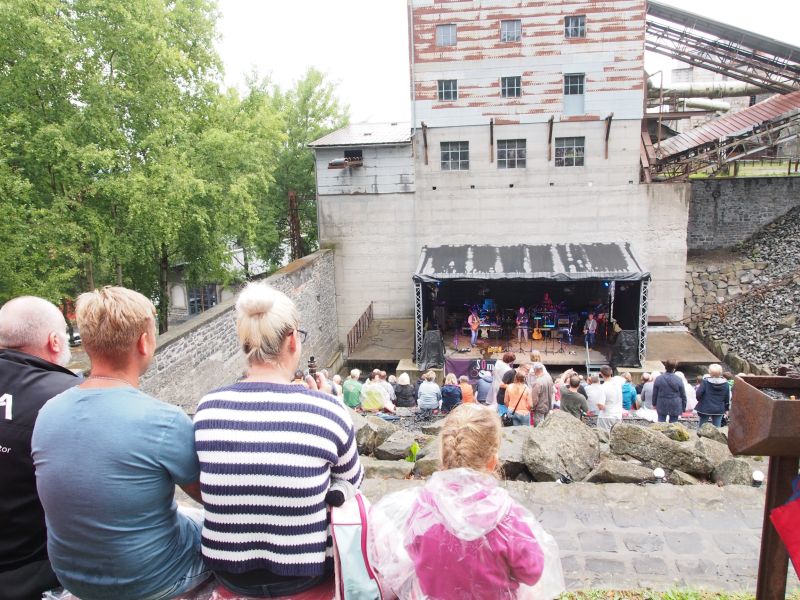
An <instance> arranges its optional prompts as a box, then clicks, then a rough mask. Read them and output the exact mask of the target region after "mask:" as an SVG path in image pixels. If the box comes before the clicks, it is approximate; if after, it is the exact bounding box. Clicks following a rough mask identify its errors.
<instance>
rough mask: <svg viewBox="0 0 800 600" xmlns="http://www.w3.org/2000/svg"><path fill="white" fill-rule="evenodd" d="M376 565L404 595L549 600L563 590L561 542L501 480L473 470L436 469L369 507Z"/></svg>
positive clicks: (389, 587) (390, 587)
mask: <svg viewBox="0 0 800 600" xmlns="http://www.w3.org/2000/svg"><path fill="white" fill-rule="evenodd" d="M367 549H368V553H369V558H370V562H371V564H372V567H373V568H374V569H375V570H376V571H377V572H378V575H379V577H380V579H381V580H382V581H383V584H384V592H387V591H392V592H394V594H396V595H397V596H398V597H399V598H401V599H407V598H408V599H420V600H421V599H431V600H449V599H453V600H456V599H458V600H462V599H467V598H475V599H484V598H520V599H535V600H540V599H542V600H544V599H550V598H556V597H558V596H559V595H560V594H561V593H562V592H563V591H564V578H563V574H562V570H561V561H560V559H559V555H558V546H557V544H556V542H555V540H554V539H553V538H552V537H551V536H550V535H549V534H547V533H546V532H545V531H544V529H542V527H541V526H540V525H539V523H538V522H537V521H536V519H535V518H534V516H533V515H532V514H531V513H530V511H528V510H527V509H525V508H523V507H522V506H520V505H519V504H518V503H517V502H515V501H514V500H513V499H512V498H511V497H510V496H509V495H508V492H506V490H505V489H504V488H502V487H500V485H499V482H498V481H497V479H495V478H494V477H492V476H491V475H489V474H486V473H480V472H478V471H473V470H471V469H449V470H446V471H439V472H437V473H434V474H433V475H432V476H431V478H430V479H429V480H428V482H427V483H426V484H425V486H424V487H420V488H415V489H409V490H404V491H401V492H397V493H394V494H390V495H388V496H386V497H384V498H383V499H381V500H380V501H379V502H378V503H377V504H374V505H373V507H372V510H371V511H370V518H369V537H368V540H367Z"/></svg>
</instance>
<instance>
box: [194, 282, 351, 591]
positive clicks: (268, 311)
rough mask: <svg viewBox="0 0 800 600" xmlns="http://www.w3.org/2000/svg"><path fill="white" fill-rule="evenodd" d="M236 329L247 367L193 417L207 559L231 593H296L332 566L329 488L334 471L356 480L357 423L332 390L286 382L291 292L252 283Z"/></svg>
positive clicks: (296, 355)
mask: <svg viewBox="0 0 800 600" xmlns="http://www.w3.org/2000/svg"><path fill="white" fill-rule="evenodd" d="M236 331H237V333H238V337H239V342H240V343H241V347H242V350H243V352H244V354H245V356H246V358H247V362H248V370H247V376H246V377H245V378H244V379H242V380H241V381H239V382H237V383H234V384H232V385H229V386H226V387H223V388H220V389H218V390H215V391H213V392H211V393H210V394H208V395H206V396H205V397H204V398H203V399H202V400H201V401H200V404H199V405H198V407H197V413H196V415H195V420H194V427H195V445H196V449H197V454H198V457H199V458H200V465H201V471H200V490H201V495H202V499H203V505H204V507H205V524H204V526H203V536H202V552H203V558H204V560H205V563H206V565H207V566H209V567H210V568H211V569H212V570H213V571H214V574H215V575H216V577H217V579H218V580H219V581H220V582H221V583H222V584H223V585H224V586H225V587H226V588H228V589H229V590H231V591H233V592H235V593H237V594H241V595H245V596H250V595H252V596H260V597H264V596H269V597H273V596H278V595H290V594H296V593H299V592H301V591H303V590H307V589H310V588H312V587H315V586H316V585H317V584H320V583H322V582H324V581H325V580H326V579H327V578H328V577H329V575H330V574H331V573H332V572H333V564H332V560H331V559H330V558H326V552H325V550H326V546H327V543H328V535H327V528H328V518H327V510H326V505H325V495H326V492H327V491H328V488H329V487H330V485H331V480H335V481H345V482H348V483H349V484H352V485H354V486H358V485H360V484H361V480H362V478H363V470H362V467H361V463H360V461H359V458H358V451H357V449H356V442H355V434H354V430H353V424H352V421H351V419H350V415H349V414H348V412H347V409H346V408H345V407H344V405H343V404H342V403H341V402H340V401H339V400H337V399H336V398H334V397H333V396H330V395H329V394H325V393H323V392H320V391H317V390H316V389H308V388H307V387H306V386H305V385H302V384H297V383H295V384H293V383H290V382H291V381H292V378H293V376H294V373H295V371H296V370H297V367H298V365H299V363H300V357H301V353H302V347H303V342H304V341H305V337H306V333H305V332H304V331H303V330H302V329H301V328H300V315H299V313H298V311H297V308H296V307H295V305H294V303H293V302H292V301H291V300H290V299H289V298H288V297H287V296H285V295H284V294H282V293H281V292H279V291H277V290H275V289H273V288H271V287H269V286H268V285H266V284H264V283H250V284H248V285H247V287H245V289H244V290H243V291H242V292H241V293H240V294H239V298H238V300H237V302H236ZM320 383H321V384H322V385H324V383H325V382H324V381H321V382H320ZM308 384H309V385H310V387H311V388H315V385H314V382H313V379H311V378H309V381H308Z"/></svg>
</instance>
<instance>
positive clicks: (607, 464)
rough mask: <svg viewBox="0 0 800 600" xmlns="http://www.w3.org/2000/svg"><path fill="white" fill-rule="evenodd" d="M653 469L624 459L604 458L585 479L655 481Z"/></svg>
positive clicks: (590, 481)
mask: <svg viewBox="0 0 800 600" xmlns="http://www.w3.org/2000/svg"><path fill="white" fill-rule="evenodd" d="M653 479H654V477H653V469H649V468H647V467H642V466H640V465H634V464H631V463H629V462H625V461H624V460H604V461H601V462H600V464H599V465H597V466H596V467H595V468H594V470H593V471H592V472H591V473H589V475H588V476H587V477H586V479H584V481H586V482H588V483H642V482H643V481H653Z"/></svg>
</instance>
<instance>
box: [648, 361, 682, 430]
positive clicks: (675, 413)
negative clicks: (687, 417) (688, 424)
mask: <svg viewBox="0 0 800 600" xmlns="http://www.w3.org/2000/svg"><path fill="white" fill-rule="evenodd" d="M677 367H678V361H676V360H666V361H664V368H665V369H666V371H665V372H664V374H663V375H659V376H658V379H656V380H655V382H654V383H653V408H655V409H656V412H657V413H658V421H659V422H660V423H665V422H670V423H674V422H675V421H677V420H678V417H680V416H681V413H683V411H685V410H686V387H685V386H684V385H683V381H682V380H681V378H680V377H678V376H677V375H675V369H676V368H677Z"/></svg>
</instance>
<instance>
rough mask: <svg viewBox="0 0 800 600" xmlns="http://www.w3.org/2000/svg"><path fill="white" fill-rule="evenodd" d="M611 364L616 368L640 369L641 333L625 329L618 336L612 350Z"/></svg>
mask: <svg viewBox="0 0 800 600" xmlns="http://www.w3.org/2000/svg"><path fill="white" fill-rule="evenodd" d="M611 364H612V365H613V366H614V367H640V366H641V364H639V332H638V331H636V330H635V329H623V330H622V331H620V332H619V334H618V335H617V339H616V341H615V342H614V346H613V347H612V349H611Z"/></svg>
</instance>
